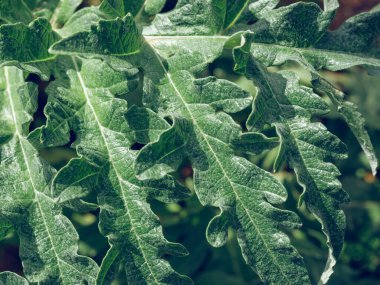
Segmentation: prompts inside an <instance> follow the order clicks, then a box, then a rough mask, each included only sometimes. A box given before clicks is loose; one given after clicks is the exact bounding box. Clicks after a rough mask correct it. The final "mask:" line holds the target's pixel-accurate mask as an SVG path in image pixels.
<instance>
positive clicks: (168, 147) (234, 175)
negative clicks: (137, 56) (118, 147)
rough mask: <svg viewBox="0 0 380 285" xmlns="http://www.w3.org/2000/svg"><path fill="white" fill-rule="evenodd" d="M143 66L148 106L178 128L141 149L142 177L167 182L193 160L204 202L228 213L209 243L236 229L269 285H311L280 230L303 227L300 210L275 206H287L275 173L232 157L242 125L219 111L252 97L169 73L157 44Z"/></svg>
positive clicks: (212, 228)
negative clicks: (185, 160) (166, 178)
mask: <svg viewBox="0 0 380 285" xmlns="http://www.w3.org/2000/svg"><path fill="white" fill-rule="evenodd" d="M145 59H148V60H149V65H148V62H147V61H145ZM141 64H142V68H143V69H144V71H145V76H146V77H147V78H146V81H147V84H149V86H147V87H146V90H145V92H146V93H145V98H144V102H145V104H146V106H148V107H150V108H152V109H154V110H156V111H158V113H159V114H160V115H161V116H162V117H165V116H172V118H173V119H174V125H173V126H172V127H171V128H170V129H169V130H168V131H167V132H165V133H163V134H162V135H161V136H160V140H159V141H158V142H153V143H151V144H148V145H147V146H146V147H144V148H143V149H142V150H141V152H140V154H139V156H138V158H137V161H136V171H137V173H138V174H139V177H140V178H141V179H153V178H156V179H157V178H159V177H162V175H164V174H166V173H169V172H172V171H174V170H176V169H177V168H178V166H179V165H180V164H181V162H182V160H183V158H184V157H188V158H189V159H190V161H191V162H192V167H193V168H194V187H195V191H196V193H197V195H198V198H199V199H200V201H201V203H202V204H203V205H212V206H216V207H219V208H220V209H221V211H222V213H221V215H220V216H218V217H215V218H214V219H213V220H212V222H211V223H210V225H209V228H208V233H207V236H208V239H209V241H210V243H212V244H213V245H214V246H222V245H223V244H224V243H225V242H226V239H227V229H228V226H231V227H233V228H234V229H235V230H236V231H237V233H238V240H239V244H240V246H241V247H242V251H243V254H244V257H245V259H246V261H247V263H248V264H249V265H251V266H252V267H253V268H255V270H257V272H258V273H259V275H260V277H261V278H262V279H263V280H264V281H265V282H268V283H276V282H281V283H285V284H308V283H309V281H308V275H307V272H306V270H305V268H304V267H303V262H302V258H301V257H300V256H299V255H298V253H297V251H296V250H295V249H294V248H293V247H292V246H291V244H290V242H289V239H288V237H287V236H286V235H285V234H284V233H283V232H281V230H280V229H281V228H282V227H287V228H293V227H298V226H299V223H300V222H299V220H298V218H297V216H296V215H295V214H294V213H292V212H288V211H282V210H279V209H277V208H275V207H273V206H272V205H271V204H270V203H273V204H277V203H281V202H283V201H285V200H286V197H287V195H286V191H285V189H284V188H283V187H282V185H281V184H280V183H279V182H278V181H277V180H276V179H274V178H273V177H272V176H271V175H270V174H269V173H267V172H265V171H263V170H261V169H260V168H258V167H256V166H255V165H254V164H252V163H250V162H248V161H247V160H245V159H243V158H239V157H236V156H234V152H233V147H232V145H231V143H232V142H233V141H235V139H237V137H238V136H239V134H240V127H239V126H238V125H237V124H236V123H235V122H234V121H233V120H232V118H231V117H230V116H229V115H227V114H226V113H224V112H220V111H221V110H224V111H225V112H232V113H233V112H238V111H240V110H242V109H244V108H246V107H247V106H248V105H249V104H250V101H251V98H250V95H249V94H248V93H247V92H245V91H243V90H241V89H240V88H239V87H238V86H237V85H235V84H233V83H231V82H228V81H225V80H218V79H216V78H214V77H208V78H203V79H195V78H194V77H193V76H192V75H191V74H190V73H189V72H187V71H176V70H175V67H173V71H171V69H170V67H171V66H170V65H169V69H168V68H166V67H165V64H167V62H165V63H164V62H163V61H162V59H161V58H160V57H159V55H158V54H157V53H156V52H155V50H154V48H152V47H146V50H142V56H141ZM217 111H219V112H217ZM266 199H267V200H268V201H269V202H268V201H267V200H266ZM268 264H271V266H268Z"/></svg>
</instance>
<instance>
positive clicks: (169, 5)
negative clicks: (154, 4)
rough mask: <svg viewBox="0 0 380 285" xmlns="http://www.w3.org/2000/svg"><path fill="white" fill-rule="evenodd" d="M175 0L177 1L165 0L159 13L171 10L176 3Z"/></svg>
mask: <svg viewBox="0 0 380 285" xmlns="http://www.w3.org/2000/svg"><path fill="white" fill-rule="evenodd" d="M177 2H178V0H168V1H166V4H165V6H164V8H162V10H161V13H166V12H170V11H171V10H173V9H174V8H175V6H176V5H177Z"/></svg>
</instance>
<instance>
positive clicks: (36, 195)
mask: <svg viewBox="0 0 380 285" xmlns="http://www.w3.org/2000/svg"><path fill="white" fill-rule="evenodd" d="M4 76H5V82H6V85H7V87H6V93H7V94H8V98H9V103H10V105H11V112H12V119H13V122H14V124H15V130H16V133H15V135H16V136H17V137H18V140H19V143H20V148H21V152H22V156H23V160H24V162H25V165H26V169H27V171H28V174H29V181H30V183H31V185H32V188H33V192H34V194H35V201H36V204H37V206H38V210H39V211H40V213H41V217H42V220H43V223H44V226H45V229H46V233H47V234H48V237H49V241H50V244H51V246H52V249H53V252H54V255H55V259H56V261H57V266H58V270H59V273H60V275H61V273H62V270H61V267H60V266H59V261H60V260H61V259H60V258H59V256H58V254H57V251H56V249H55V244H54V242H53V239H52V236H51V234H50V231H49V227H48V226H47V222H46V218H45V215H44V212H43V211H42V208H41V205H40V201H39V199H38V195H39V194H41V195H44V194H43V193H41V192H39V191H38V190H37V188H36V185H35V184H34V181H33V176H32V172H31V168H30V165H29V160H28V156H27V155H26V152H25V149H24V146H23V142H22V140H23V139H25V138H24V137H23V136H21V133H20V129H19V124H18V120H17V116H16V110H15V107H14V102H13V97H12V94H11V90H10V86H11V84H10V81H9V72H8V67H4Z"/></svg>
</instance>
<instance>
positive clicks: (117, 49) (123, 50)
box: [50, 15, 141, 57]
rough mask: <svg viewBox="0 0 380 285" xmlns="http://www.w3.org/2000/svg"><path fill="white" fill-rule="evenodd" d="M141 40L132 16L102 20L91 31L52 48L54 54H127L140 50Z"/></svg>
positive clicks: (60, 42)
mask: <svg viewBox="0 0 380 285" xmlns="http://www.w3.org/2000/svg"><path fill="white" fill-rule="evenodd" d="M140 45H141V42H140V35H139V32H138V30H137V27H136V25H135V23H134V21H133V18H132V16H130V15H127V16H125V17H124V18H123V19H120V18H117V19H115V20H102V21H99V23H98V24H97V25H96V26H95V25H94V26H91V31H89V32H79V33H77V34H74V35H72V36H69V37H68V38H65V39H62V40H60V41H59V42H57V43H56V44H54V45H53V46H52V47H51V48H50V52H51V53H54V54H70V55H75V54H78V53H80V54H83V55H86V56H89V57H91V56H95V55H96V54H98V53H101V54H106V55H114V56H125V55H130V54H134V53H136V52H138V51H139V48H140Z"/></svg>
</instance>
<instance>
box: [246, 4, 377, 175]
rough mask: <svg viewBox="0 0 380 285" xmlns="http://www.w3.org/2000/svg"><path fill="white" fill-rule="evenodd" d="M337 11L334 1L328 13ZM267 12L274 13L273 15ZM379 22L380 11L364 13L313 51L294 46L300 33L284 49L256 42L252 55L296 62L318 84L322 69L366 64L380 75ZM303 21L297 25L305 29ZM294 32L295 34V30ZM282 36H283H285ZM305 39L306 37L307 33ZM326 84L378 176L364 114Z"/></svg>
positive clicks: (265, 59)
mask: <svg viewBox="0 0 380 285" xmlns="http://www.w3.org/2000/svg"><path fill="white" fill-rule="evenodd" d="M300 5H301V4H300ZM290 6H291V5H290ZM290 6H287V7H290ZM335 8H336V3H334V1H330V3H325V10H326V11H327V12H328V11H329V10H330V11H333V10H334V9H335ZM289 9H290V8H288V10H289ZM293 9H294V8H293ZM277 10H280V9H277ZM266 13H267V14H268V13H269V14H270V13H273V12H266ZM303 14H304V15H305V17H306V16H307V17H310V12H308V13H306V12H305V13H303ZM271 17H273V19H276V20H277V21H278V22H280V23H281V25H284V24H283V23H284V22H285V21H286V19H284V18H283V17H282V16H279V15H278V13H274V14H273V15H271ZM379 19H380V12H370V13H362V14H359V15H357V16H355V17H352V18H351V19H349V20H348V21H347V22H345V23H344V24H343V25H342V26H341V27H340V28H339V29H338V30H336V31H333V32H326V34H325V35H324V36H323V37H322V38H321V39H319V40H318V41H317V42H315V43H314V47H312V48H302V45H301V46H300V45H299V44H296V46H295V47H292V46H293V44H292V43H293V42H295V43H296V42H297V41H299V35H300V34H299V35H298V34H295V35H290V36H289V38H288V41H289V42H280V44H281V45H284V46H280V45H278V42H276V43H275V44H273V45H272V44H260V43H258V44H256V43H252V46H251V53H252V55H253V56H254V57H255V58H257V59H258V60H259V61H261V62H263V63H264V64H265V65H268V66H269V65H279V64H283V63H284V62H286V61H287V60H292V61H296V62H298V63H300V64H301V65H302V66H304V67H305V68H306V69H307V70H309V71H310V72H311V74H312V78H313V82H314V84H317V83H318V82H325V80H324V79H322V78H321V76H320V74H319V73H318V70H319V69H322V68H326V69H329V70H333V71H336V70H341V69H346V68H349V67H352V66H355V65H364V66H365V67H366V68H367V69H368V70H369V71H370V72H371V73H374V74H376V73H378V70H380V69H379V67H380V57H379V56H380V48H379V46H378V45H377V43H376V39H377V38H378V36H379V35H380V25H379V23H380V21H379ZM301 22H302V21H301ZM301 22H299V23H298V22H295V23H297V25H298V26H299V28H300V29H302V30H303V28H302V23H301ZM292 25H293V24H292ZM284 26H286V25H284ZM324 27H326V26H324ZM321 28H322V27H321ZM290 30H292V31H293V30H294V29H290ZM313 30H315V29H311V31H313ZM323 30H325V28H323V29H322V31H323ZM275 31H276V32H277V31H278V29H275ZM277 33H278V32H277ZM281 36H283V35H282V33H281ZM302 37H304V35H303V34H302ZM311 38H316V39H317V38H318V36H317V35H314V36H312V37H311ZM257 41H259V42H266V41H268V39H267V38H263V39H260V36H257V35H253V42H257ZM319 85H320V84H319ZM324 85H325V86H324V87H319V88H322V89H325V90H324V93H325V94H327V95H328V96H329V97H330V99H331V100H332V102H333V104H334V105H335V106H336V108H337V109H338V110H339V113H340V114H341V115H342V117H343V119H344V120H345V121H346V122H347V124H348V125H349V126H350V128H351V130H352V132H353V133H354V135H355V136H356V138H357V140H358V142H359V143H360V145H361V147H362V149H363V151H364V153H365V154H366V156H367V158H368V160H369V163H370V165H371V169H372V173H376V168H377V159H376V156H375V153H374V150H373V146H372V143H371V141H370V138H369V135H368V133H367V131H366V130H365V126H364V120H363V118H362V116H361V114H360V113H359V112H358V111H357V109H356V107H355V106H354V105H353V104H352V103H349V102H345V101H344V100H343V97H342V96H343V95H337V94H338V93H341V92H340V91H338V90H336V88H334V87H333V86H331V84H329V83H327V84H324ZM316 88H318V87H316Z"/></svg>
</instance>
